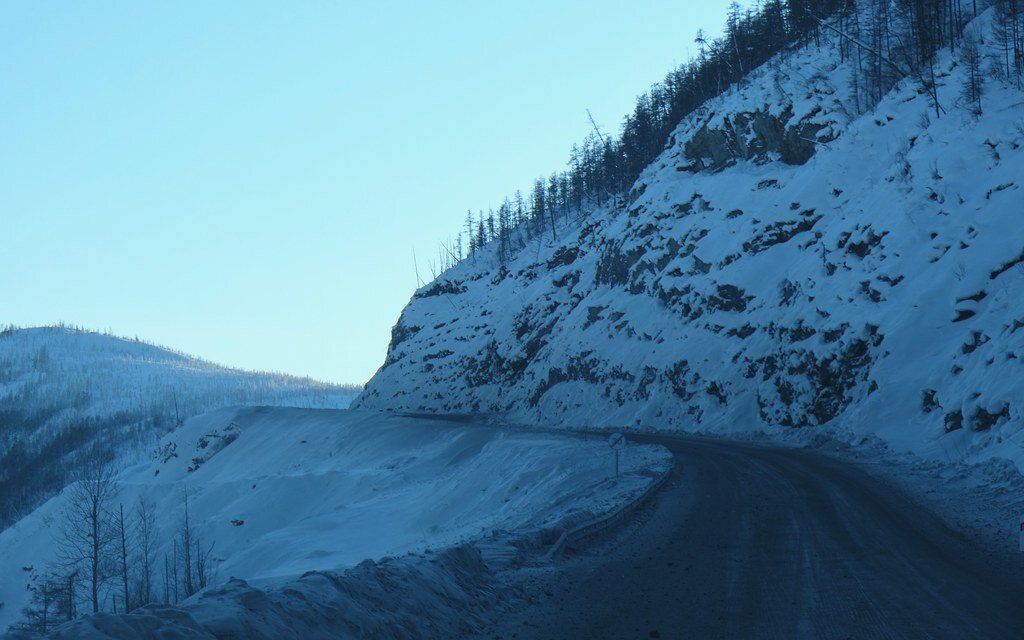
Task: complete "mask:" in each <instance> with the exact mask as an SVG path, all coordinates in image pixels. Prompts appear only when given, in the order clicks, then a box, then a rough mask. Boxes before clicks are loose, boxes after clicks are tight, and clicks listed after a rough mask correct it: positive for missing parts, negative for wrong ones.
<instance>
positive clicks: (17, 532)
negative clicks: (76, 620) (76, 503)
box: [0, 407, 671, 628]
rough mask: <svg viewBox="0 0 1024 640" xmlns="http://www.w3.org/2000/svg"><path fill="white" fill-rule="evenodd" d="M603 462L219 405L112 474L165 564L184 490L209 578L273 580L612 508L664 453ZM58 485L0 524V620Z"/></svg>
mask: <svg viewBox="0 0 1024 640" xmlns="http://www.w3.org/2000/svg"><path fill="white" fill-rule="evenodd" d="M613 460H614V459H613V457H612V454H611V450H610V448H609V447H608V445H607V443H606V442H604V440H603V439H593V438H591V439H589V440H584V439H581V438H574V437H566V436H564V435H561V434H551V433H531V432H512V431H507V430H502V429H499V428H496V427H490V426H486V425H481V424H474V423H459V422H450V421H445V420H437V419H423V418H414V417H403V416H396V415H387V414H380V413H376V412H369V411H330V410H304V409H293V408H269V407H259V408H242V409H237V408H235V409H222V410H218V411H214V412H211V413H208V414H204V415H201V416H197V417H195V418H192V419H191V420H189V421H188V422H186V424H185V425H183V426H182V427H181V428H179V429H178V430H176V431H175V432H173V433H172V434H170V435H169V436H167V437H166V438H165V439H164V440H162V441H161V443H160V446H159V447H158V449H157V451H156V452H155V454H154V459H153V460H151V461H148V462H145V463H142V464H138V465H135V466H133V467H130V468H127V469H124V470H123V471H122V472H120V473H119V475H118V476H117V478H116V481H117V485H118V497H117V501H118V502H123V503H124V504H125V505H134V504H135V503H136V501H137V500H138V499H140V498H142V499H144V500H146V501H148V502H150V503H151V504H153V505H154V506H155V512H156V513H157V514H158V519H157V530H158V531H159V532H160V535H159V536H158V537H159V538H160V539H161V543H162V546H161V547H160V548H159V549H158V554H157V557H158V558H159V559H160V562H158V564H161V565H162V558H163V554H164V553H169V549H170V541H171V537H172V536H173V535H174V533H175V532H176V531H177V528H178V527H179V524H180V517H181V513H182V496H183V493H184V491H185V489H186V487H187V489H188V492H189V511H190V515H191V518H192V521H193V523H194V524H195V530H196V534H197V535H198V536H199V537H200V538H201V540H202V541H203V545H204V546H205V545H206V544H208V543H215V546H214V551H213V554H212V557H213V558H214V560H215V567H214V570H215V572H216V576H217V581H218V582H223V581H225V580H227V579H228V578H230V577H238V578H244V579H245V580H247V581H249V582H250V583H252V584H256V585H271V584H279V583H280V582H282V581H284V580H287V579H294V578H296V577H298V576H300V575H302V574H303V573H305V572H307V571H312V570H338V569H342V568H345V567H350V566H353V565H355V564H357V563H358V562H360V561H362V560H364V559H367V558H374V559H376V558H381V557H384V556H399V555H403V554H407V553H410V552H417V551H423V550H424V549H428V548H429V549H439V548H445V547H449V546H452V545H457V544H458V543H460V542H463V541H468V540H473V539H477V538H480V537H481V536H483V535H491V534H492V533H493V532H494V531H496V530H498V531H508V532H515V533H516V535H521V536H526V537H529V536H539V535H540V533H541V532H543V531H544V530H546V529H550V528H554V527H557V526H562V525H563V524H564V523H566V522H572V521H574V520H580V519H585V518H586V517H589V516H590V515H592V514H595V513H601V512H603V511H606V510H610V509H611V508H613V507H614V506H617V505H618V504H620V503H622V502H623V501H624V500H627V499H628V498H629V497H630V496H633V495H636V494H638V493H639V492H641V491H642V490H643V489H644V488H645V487H646V486H647V485H648V484H649V483H650V482H651V481H652V480H653V478H654V477H655V476H656V475H657V474H658V473H660V472H662V471H664V470H666V469H667V468H668V467H669V466H670V465H671V461H670V456H669V454H668V452H667V451H664V450H662V449H660V448H657V447H649V446H630V447H628V448H627V449H626V450H625V451H624V452H623V455H622V461H621V464H622V470H623V477H622V478H620V479H619V480H618V481H615V480H614V479H613V478H611V477H610V476H611V475H612V474H613V470H614V466H613V464H614V463H613ZM189 469H191V471H190V470H189ZM67 494H68V491H67V490H65V491H64V492H63V493H62V494H61V495H60V496H58V497H56V498H54V499H52V500H50V501H49V502H47V503H46V504H45V505H43V507H41V508H40V509H39V510H37V511H36V512H34V513H33V514H31V515H30V516H28V517H26V518H24V519H22V520H21V521H19V522H18V523H16V524H15V525H14V526H12V527H11V528H9V529H8V530H6V531H4V532H2V533H0V575H2V576H5V578H4V579H3V581H2V582H0V601H3V602H4V603H5V605H4V607H3V608H0V628H3V627H5V626H6V625H7V624H10V623H11V622H13V621H14V620H15V619H16V617H17V615H18V614H19V613H20V611H21V609H22V607H23V606H24V605H25V604H26V598H27V595H28V594H27V592H26V591H25V584H26V583H27V581H28V580H29V579H31V576H32V575H33V574H34V573H37V572H38V571H39V570H40V569H42V568H43V567H44V566H45V565H46V564H47V563H48V562H49V561H51V560H52V559H53V558H52V549H53V545H54V539H55V535H56V531H57V529H58V527H59V521H60V513H61V511H62V504H63V500H64V498H65V496H66V495H67ZM23 567H32V569H33V570H27V571H26V570H23Z"/></svg>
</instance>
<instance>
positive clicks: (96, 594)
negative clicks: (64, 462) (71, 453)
mask: <svg viewBox="0 0 1024 640" xmlns="http://www.w3.org/2000/svg"><path fill="white" fill-rule="evenodd" d="M113 477H114V476H113V471H112V470H111V469H110V468H109V467H107V466H106V465H104V464H102V463H101V462H100V460H99V459H98V458H94V459H93V460H92V461H90V462H89V463H88V464H86V465H84V468H83V470H82V471H81V472H80V474H79V477H78V480H77V481H76V482H75V483H74V484H72V485H71V487H70V489H69V490H68V498H67V501H66V504H65V507H64V513H63V520H62V523H61V530H60V536H59V538H58V541H57V556H58V559H59V563H60V565H61V568H62V569H63V572H64V573H66V574H68V575H81V577H82V579H83V580H85V582H86V586H87V587H88V589H89V603H90V605H91V609H92V612H93V613H96V612H98V611H99V610H100V590H101V589H102V588H103V585H104V584H105V583H106V581H107V580H108V579H109V578H110V577H111V573H112V571H111V569H112V564H113V563H112V562H111V551H112V547H113V543H114V540H115V527H114V523H113V518H112V517H111V511H110V503H111V500H112V499H113V496H114V480H113Z"/></svg>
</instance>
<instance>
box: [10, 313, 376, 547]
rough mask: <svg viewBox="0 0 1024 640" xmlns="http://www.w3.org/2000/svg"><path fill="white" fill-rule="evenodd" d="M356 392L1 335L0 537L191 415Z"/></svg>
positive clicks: (336, 404) (111, 342)
mask: <svg viewBox="0 0 1024 640" xmlns="http://www.w3.org/2000/svg"><path fill="white" fill-rule="evenodd" d="M358 392H359V387H357V386H345V385H333V384H327V383H324V382H319V381H316V380H311V379H309V378H298V377H294V376H288V375H282V374H277V373H266V372H252V371H240V370H238V369H229V368H226V367H221V366H218V365H215V364H213V363H210V362H207V361H205V360H200V359H198V358H194V357H191V356H188V355H186V354H183V353H180V352H176V351H173V350H170V349H166V348H163V347H158V346H155V345H152V344H147V343H145V342H141V341H139V340H126V339H122V338H118V337H115V336H111V335H106V334H101V333H95V332H90V331H83V330H80V329H73V328H68V327H40V328H32V329H6V330H4V331H0V529H2V528H5V527H7V526H9V525H10V524H11V523H12V522H13V521H14V520H15V519H16V518H18V517H19V516H21V515H23V514H25V513H27V512H28V511H30V510H31V509H33V508H34V507H35V506H37V505H38V504H40V503H41V502H42V501H43V500H44V499H46V498H48V497H50V496H51V495H53V494H55V493H56V492H57V491H59V490H60V489H61V488H62V487H63V486H65V484H67V481H68V479H69V478H70V477H71V476H72V475H73V473H74V471H75V470H76V469H77V468H78V466H79V465H80V464H81V462H82V461H83V460H85V459H86V458H89V457H93V456H98V457H100V458H101V459H103V460H105V461H109V460H114V459H115V458H118V457H129V458H130V457H132V456H133V455H138V454H139V453H140V452H145V451H146V450H147V449H149V448H151V447H152V446H153V445H154V444H155V443H156V442H157V440H158V439H159V438H160V437H161V436H163V435H164V434H166V433H167V432H168V431H170V430H171V429H173V428H174V427H175V426H177V425H179V424H181V423H182V422H183V421H184V420H186V419H187V418H189V417H191V416H194V415H197V414H200V413H204V412H207V411H210V410H212V409H217V408H220V407H224V406H230V405H275V406H293V407H306V408H331V409H343V408H345V407H347V406H348V404H349V402H350V401H351V400H352V398H353V397H355V395H356V394H357V393H358Z"/></svg>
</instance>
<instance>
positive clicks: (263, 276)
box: [0, 0, 729, 383]
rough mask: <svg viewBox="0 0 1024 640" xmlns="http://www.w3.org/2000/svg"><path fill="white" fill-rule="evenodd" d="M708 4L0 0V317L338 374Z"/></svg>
mask: <svg viewBox="0 0 1024 640" xmlns="http://www.w3.org/2000/svg"><path fill="white" fill-rule="evenodd" d="M728 4H729V3H728V1H727V0H704V1H702V2H692V1H690V0H674V1H669V0H631V1H621V2H620V1H614V0H588V1H586V2H583V1H580V2H557V1H551V0H548V1H541V0H518V1H515V2H505V1H492V2H483V1H480V0H465V1H462V0H460V1H443V2H423V1H408V2H406V1H403V2H395V1H386V0H381V1H378V2H370V1H366V0H363V1H360V2H349V1H343V0H334V1H327V0H319V1H317V0H308V1H303V2H257V1H249V0H246V1H240V0H239V1H233V2H229V1H218V2H205V1H203V2H185V1H183V2H155V1H154V2H143V1H141V0H131V1H127V0H126V1H121V2H118V1H114V0H102V1H100V0H94V1H82V2H37V1H34V0H20V1H14V0H0V324H7V323H13V324H17V325H21V326H33V325H41V324H52V323H56V322H59V321H64V322H67V323H70V324H76V325H80V326H84V327H86V328H90V329H101V330H110V331H112V332H114V333H116V334H119V335H125V336H129V337H135V336H138V337H139V338H141V339H144V340H148V341H153V342H157V343H160V344H164V345H168V346H172V347H175V348H178V349H181V350H184V351H186V352H189V353H192V354H194V355H198V356H201V357H204V358H207V359H210V360H213V361H215V362H219V363H222V364H227V365H231V366H238V367H244V368H250V369H265V370H276V371H284V372H288V373H294V374H301V375H311V376H314V377H317V378H321V379H325V380H331V381H337V382H357V383H359V382H364V381H365V380H367V379H368V378H369V377H370V376H371V375H372V374H373V372H374V371H375V370H376V369H377V367H378V366H380V364H381V363H382V362H383V360H384V354H385V351H386V349H387V343H388V338H389V334H390V329H391V326H392V325H393V324H394V322H395V321H396V320H397V318H398V315H399V313H400V312H401V310H402V308H403V307H404V305H405V303H406V302H407V301H408V299H409V296H410V295H411V294H412V292H413V290H414V289H415V285H416V280H415V275H414V271H413V252H414V251H415V252H416V253H417V255H418V256H419V257H420V260H419V262H420V270H421V272H424V271H427V270H428V269H427V268H426V266H425V263H426V261H427V259H428V257H430V256H435V255H436V253H437V246H438V241H440V240H442V239H445V238H447V237H449V236H450V235H453V234H454V233H456V232H457V231H458V230H459V228H460V226H461V224H462V221H463V218H464V216H465V212H466V209H468V208H472V209H473V210H474V211H475V210H477V209H482V208H483V209H485V208H487V207H488V206H496V205H497V204H498V203H499V202H500V200H501V198H502V197H503V196H504V195H506V194H509V193H511V192H512V191H513V190H515V189H516V188H523V189H524V190H525V189H527V188H529V186H530V184H531V181H532V180H533V178H534V177H536V176H537V175H540V174H548V173H550V172H551V171H552V170H556V169H562V168H563V166H564V163H565V160H566V158H567V157H568V152H569V149H570V147H571V145H572V144H573V143H574V142H578V141H580V140H582V138H583V137H584V136H585V135H586V134H587V132H588V130H589V129H590V124H589V122H588V121H587V117H586V110H587V109H590V110H591V112H592V113H593V114H594V117H595V118H596V119H597V121H598V123H599V124H600V125H601V126H602V127H603V128H604V129H605V130H606V131H616V132H617V130H618V126H619V123H620V122H621V120H622V117H623V116H624V115H625V114H626V112H627V111H629V110H630V109H631V108H632V104H633V101H634V99H635V97H636V96H637V95H638V94H639V93H641V92H643V91H644V90H645V89H646V88H647V87H648V86H649V85H650V84H651V83H652V82H655V81H658V80H660V79H661V78H662V77H663V76H664V74H665V72H667V71H668V70H669V69H670V68H671V67H672V66H673V65H674V64H676V63H680V62H683V61H685V60H686V58H687V56H688V54H689V53H691V52H693V53H695V52H696V49H695V45H694V44H693V37H694V34H695V32H696V31H697V29H698V28H704V29H705V30H706V31H708V32H710V33H713V34H717V33H719V31H720V30H721V27H722V25H723V24H724V19H725V11H726V8H727V6H728Z"/></svg>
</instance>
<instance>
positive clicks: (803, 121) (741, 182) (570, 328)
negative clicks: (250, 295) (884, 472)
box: [358, 51, 1024, 452]
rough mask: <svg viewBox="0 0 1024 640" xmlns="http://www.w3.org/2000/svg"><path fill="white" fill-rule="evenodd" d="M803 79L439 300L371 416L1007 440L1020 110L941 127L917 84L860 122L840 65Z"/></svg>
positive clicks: (1004, 95) (1018, 338) (408, 341)
mask: <svg viewBox="0 0 1024 640" xmlns="http://www.w3.org/2000/svg"><path fill="white" fill-rule="evenodd" d="M786 64H790V65H792V68H791V69H789V70H790V71H792V73H782V74H781V76H780V73H779V71H778V70H777V69H770V68H765V69H761V70H759V71H758V72H756V73H755V74H754V75H753V77H752V78H751V79H750V81H749V82H748V83H747V84H746V85H745V86H744V87H743V88H742V89H741V90H739V91H737V92H734V93H732V94H730V95H728V96H725V97H723V98H721V99H718V100H716V101H713V102H712V103H709V104H708V105H707V108H706V109H705V111H704V112H702V113H698V114H695V115H693V116H691V117H689V118H687V119H686V120H684V121H683V122H682V123H681V124H680V125H679V127H678V128H677V130H676V131H675V133H674V134H673V136H672V139H671V140H670V141H669V144H668V146H667V147H666V150H665V151H664V153H663V154H662V155H661V157H660V158H658V160H656V161H655V162H654V163H653V164H652V165H651V166H650V167H648V168H647V170H646V171H645V172H644V173H643V174H642V175H641V177H640V179H639V181H638V182H637V184H636V185H635V186H634V187H633V189H632V190H631V193H630V196H629V198H624V199H623V200H622V201H621V202H619V203H618V204H616V205H614V206H610V207H605V208H602V209H600V210H595V211H593V212H592V213H591V214H590V215H589V216H588V217H587V218H586V219H584V220H583V221H581V222H577V221H574V222H572V223H568V222H567V223H563V224H562V225H561V226H560V228H559V235H558V240H557V241H551V239H550V236H546V237H544V238H526V237H525V235H524V236H522V237H521V238H520V242H521V246H520V248H519V251H518V253H517V255H516V256H515V257H514V258H513V259H512V260H510V261H509V262H508V263H507V264H504V265H499V264H498V261H497V257H496V255H495V252H493V251H491V250H489V249H485V250H483V251H480V252H478V253H477V254H476V255H475V256H474V257H473V258H470V259H468V260H466V261H464V262H463V263H462V264H460V265H458V266H457V267H455V268H453V269H452V270H450V271H449V272H447V273H445V274H443V275H442V276H441V278H440V279H439V280H438V281H437V282H435V283H432V284H431V285H429V286H428V287H426V288H425V289H424V290H421V292H420V293H418V294H417V295H416V297H415V298H414V299H413V301H412V302H411V303H410V304H409V306H408V307H407V308H406V309H405V311H404V312H403V314H402V318H401V319H400V321H399V324H398V326H396V329H395V336H396V339H395V340H394V341H393V342H392V345H391V348H390V350H389V354H388V360H387V363H386V364H385V366H384V367H382V369H381V370H380V371H379V372H378V374H377V375H376V377H374V379H373V380H372V381H371V382H370V383H369V385H368V386H367V388H366V391H365V392H364V393H363V395H362V396H361V398H360V399H359V401H358V404H359V405H360V406H362V407H368V408H382V409H396V410H410V411H436V412H463V411H487V412H500V413H503V414H506V415H508V416H510V417H511V418H513V419H520V420H524V421H531V422H541V423H545V424H563V425H578V424H603V425H644V426H651V427H663V428H684V429H700V430H718V431H727V430H736V429H748V430H756V429H762V430H763V429H778V428H785V427H805V428H813V427H818V426H821V425H830V426H832V427H835V428H838V429H840V430H848V431H850V432H853V433H863V434H868V433H872V434H879V435H881V436H883V437H885V438H887V439H889V440H890V441H891V442H895V443H902V444H904V445H905V446H910V444H908V443H917V444H920V443H922V442H931V443H932V445H934V447H936V448H937V449H940V448H944V447H946V444H944V443H945V442H946V441H945V440H943V438H965V437H969V438H974V440H972V441H971V442H970V443H966V442H961V441H959V440H958V441H957V442H958V443H959V444H958V445H957V447H958V450H959V451H962V452H970V451H972V450H976V449H977V448H980V446H981V445H987V444H993V445H997V444H998V443H999V442H1002V438H1003V436H1004V435H1007V434H1006V433H1004V431H1003V430H1005V429H1016V428H1019V426H1020V416H1021V413H1020V411H1021V408H1020V407H1021V403H1020V399H1019V394H1018V393H1016V392H1015V387H1018V386H1019V385H1018V384H1017V383H1015V382H1014V381H1015V380H1020V379H1022V375H1024V368H1022V364H1021V359H1020V356H1021V355H1022V354H1024V331H1019V329H1021V328H1022V327H1024V311H1021V310H1020V305H1019V304H1018V301H1019V293H1020V292H1021V291H1024V271H1022V270H1021V269H1018V268H1016V267H1015V265H1016V264H1018V263H1021V262H1024V260H1022V259H1021V258H1020V256H1021V255H1024V254H1022V246H1024V245H1022V240H1021V239H1020V234H1019V219H1020V213H1021V205H1020V203H1021V201H1022V200H1021V196H1022V193H1024V192H1022V191H1021V190H1020V186H1019V185H1018V184H1017V182H1018V181H1019V180H1020V176H1021V175H1024V150H1022V149H1024V130H1018V127H1016V126H1015V124H1014V116H1013V115H1012V114H1013V113H1014V111H1013V109H1014V107H1013V105H1014V104H1015V101H1016V102H1019V94H1017V93H1014V92H1015V91H1016V90H1009V89H1004V90H999V91H997V89H996V88H995V87H994V86H993V88H992V89H991V90H990V93H989V94H986V95H987V96H989V100H990V107H988V112H987V113H986V115H985V116H984V117H983V118H982V119H981V120H972V119H970V118H969V117H967V116H965V115H964V114H962V113H961V112H959V110H957V109H954V108H953V107H951V106H949V107H948V108H949V109H950V110H951V111H950V113H949V114H948V115H947V116H946V117H943V118H942V119H941V120H938V121H934V122H933V121H930V120H928V119H927V118H924V117H923V115H922V114H925V113H926V112H928V110H929V108H930V107H929V105H928V102H927V99H926V97H925V96H923V95H922V94H920V93H919V92H918V91H917V90H916V88H915V87H914V86H912V85H911V84H909V83H908V84H905V85H902V86H900V87H899V88H897V89H896V90H895V91H894V92H893V93H892V94H891V95H889V96H887V97H886V98H885V99H883V101H882V102H881V104H879V105H878V107H877V108H876V109H875V110H874V111H872V112H870V113H868V114H865V115H862V116H854V115H851V108H850V107H849V104H850V103H851V101H850V99H849V98H848V96H847V95H846V93H845V92H846V89H845V87H846V84H845V82H844V80H843V79H844V78H845V71H844V69H843V68H842V66H841V65H839V63H838V62H837V61H836V60H831V61H830V60H829V59H828V56H823V55H822V54H821V53H820V52H818V51H810V52H809V51H803V52H798V53H794V54H793V55H792V56H791V57H790V58H789V59H788V62H787V63H786ZM940 66H941V68H942V73H943V74H947V73H948V74H949V75H948V76H946V75H943V77H944V78H947V83H949V84H950V86H953V85H955V83H956V82H959V76H958V74H960V73H962V69H961V68H960V67H959V66H956V65H955V64H953V62H952V61H951V60H949V59H944V60H943V61H942V62H941V63H940ZM796 78H799V80H797V79H796ZM806 78H810V80H806ZM829 78H834V79H835V80H834V81H830V80H829ZM1000 91H1001V92H1000ZM950 145H955V147H956V149H957V153H956V154H951V153H949V149H950V148H951V147H950ZM1004 185H1012V186H1004ZM1001 186H1002V188H999V187H1001ZM1007 265H1009V266H1007ZM499 276H500V277H499ZM433 292H444V293H443V295H434V294H433ZM1014 292H1018V293H1014ZM427 296H429V297H427ZM947 433H948V434H949V435H947ZM917 444H915V445H914V446H917ZM932 445H929V446H932ZM1007 446H1008V445H1007Z"/></svg>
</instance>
